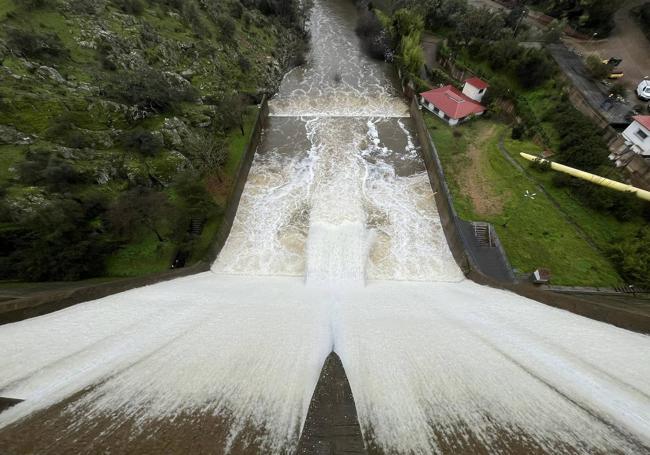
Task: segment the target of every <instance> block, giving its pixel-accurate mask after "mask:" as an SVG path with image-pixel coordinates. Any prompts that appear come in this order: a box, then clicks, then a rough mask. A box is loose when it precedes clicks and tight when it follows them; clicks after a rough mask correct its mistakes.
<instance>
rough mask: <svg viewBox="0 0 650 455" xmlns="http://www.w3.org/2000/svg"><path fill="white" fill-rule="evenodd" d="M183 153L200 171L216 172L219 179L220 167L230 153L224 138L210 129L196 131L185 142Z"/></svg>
mask: <svg viewBox="0 0 650 455" xmlns="http://www.w3.org/2000/svg"><path fill="white" fill-rule="evenodd" d="M185 154H186V156H187V157H188V158H189V159H190V161H191V162H192V164H193V165H194V167H195V169H197V170H199V171H200V172H201V173H216V175H217V178H219V179H221V174H220V171H221V168H222V167H223V165H224V164H226V161H227V160H228V156H229V155H230V151H229V149H228V144H227V143H226V141H225V139H224V138H222V137H219V136H217V135H216V134H215V133H214V132H212V131H206V132H201V133H197V134H196V135H194V136H193V137H192V138H191V139H189V140H187V141H186V143H185Z"/></svg>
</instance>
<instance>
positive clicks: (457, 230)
mask: <svg viewBox="0 0 650 455" xmlns="http://www.w3.org/2000/svg"><path fill="white" fill-rule="evenodd" d="M407 92H408V91H407ZM410 111H411V117H412V119H413V123H414V125H415V129H416V133H417V136H418V140H419V142H420V145H421V151H422V158H423V159H424V162H425V164H426V168H427V172H428V174H429V180H430V182H431V188H432V189H433V191H434V192H435V199H436V205H437V207H438V213H439V216H440V221H441V223H442V227H443V229H444V232H445V236H446V238H447V243H448V244H449V248H450V249H451V252H452V254H453V256H454V259H455V260H456V263H457V264H458V266H459V267H460V268H461V269H462V270H463V272H464V273H465V276H466V277H467V278H468V279H470V280H472V281H474V282H476V283H478V284H481V285H485V286H490V287H493V288H497V289H505V290H508V291H512V292H514V293H516V294H519V295H521V296H522V297H527V298H529V299H533V300H537V301H538V302H541V303H544V304H546V305H549V306H553V307H556V308H560V309H563V310H566V311H570V312H572V313H575V314H579V315H581V316H585V317H588V318H590V319H595V320H597V321H601V322H606V323H609V324H612V325H615V326H618V327H621V328H624V329H627V330H632V331H635V332H640V333H650V317H649V316H647V315H644V314H639V313H634V312H628V311H625V310H622V309H619V308H613V307H609V306H606V305H602V304H599V303H597V302H593V301H589V300H586V299H583V298H578V297H575V296H572V295H567V294H560V293H558V292H552V291H547V290H544V289H543V288H540V287H537V286H535V285H533V284H532V283H513V282H509V281H507V280H502V279H499V278H497V275H498V274H495V273H493V271H492V270H489V268H490V267H491V266H490V263H489V262H485V261H481V260H480V259H481V258H477V257H476V255H475V253H473V251H472V247H471V245H470V244H469V243H468V239H467V236H466V235H465V234H464V231H465V232H466V226H465V223H467V222H466V221H464V220H461V219H460V218H459V217H458V215H457V214H456V211H455V209H454V205H453V199H452V197H451V194H450V192H449V189H448V187H447V183H446V181H445V174H444V170H443V168H442V164H441V162H440V158H439V157H438V153H437V150H436V148H435V145H434V144H433V141H432V140H431V136H430V134H429V132H428V130H427V128H426V125H425V123H424V118H423V117H422V112H421V111H420V109H419V108H418V104H417V100H416V97H415V96H413V97H411V105H410ZM491 249H492V250H499V251H500V253H499V254H503V255H505V253H504V252H503V249H502V248H491ZM504 259H505V257H504ZM506 261H507V260H506ZM481 262H482V263H481Z"/></svg>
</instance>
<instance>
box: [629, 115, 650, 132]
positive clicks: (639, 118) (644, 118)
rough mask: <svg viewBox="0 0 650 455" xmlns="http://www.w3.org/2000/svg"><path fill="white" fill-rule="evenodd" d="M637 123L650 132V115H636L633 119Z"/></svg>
mask: <svg viewBox="0 0 650 455" xmlns="http://www.w3.org/2000/svg"><path fill="white" fill-rule="evenodd" d="M632 118H633V119H634V120H635V121H636V122H637V123H640V124H641V125H642V126H644V127H645V128H646V129H649V130H650V115H635V116H634V117H632Z"/></svg>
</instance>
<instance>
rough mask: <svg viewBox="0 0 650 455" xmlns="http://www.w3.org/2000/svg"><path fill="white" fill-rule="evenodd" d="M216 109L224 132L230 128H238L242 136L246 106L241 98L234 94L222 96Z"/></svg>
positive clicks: (243, 133)
mask: <svg viewBox="0 0 650 455" xmlns="http://www.w3.org/2000/svg"><path fill="white" fill-rule="evenodd" d="M218 109H219V113H220V115H221V123H222V125H223V128H224V130H225V131H228V130H230V129H232V128H235V127H239V130H240V131H241V135H242V136H244V135H245V131H244V112H245V110H246V105H245V104H244V102H243V101H242V99H241V97H240V96H239V95H234V94H233V95H227V96H224V97H223V98H222V99H221V100H220V101H219V104H218Z"/></svg>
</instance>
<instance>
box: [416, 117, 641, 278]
mask: <svg viewBox="0 0 650 455" xmlns="http://www.w3.org/2000/svg"><path fill="white" fill-rule="evenodd" d="M425 115H426V114H425ZM426 121H427V124H428V125H429V130H430V132H431V136H432V138H433V140H434V142H435V143H436V146H437V148H438V151H439V153H440V159H441V161H442V163H443V167H444V170H445V173H446V175H447V180H448V184H449V187H450V190H451V192H452V195H453V198H454V205H455V207H456V210H457V211H458V214H459V216H461V217H462V218H464V219H467V220H474V221H489V222H491V223H493V224H494V225H495V227H496V230H497V232H498V234H499V237H500V238H501V241H502V243H503V245H504V247H505V249H506V252H507V254H508V258H509V259H510V262H511V263H512V265H513V267H515V268H516V269H517V271H519V272H521V273H525V272H531V271H532V270H534V269H536V268H538V267H547V268H549V269H550V270H551V272H552V274H553V283H554V284H558V285H581V286H614V285H617V284H620V283H622V279H621V278H620V276H619V275H618V273H617V272H616V270H615V269H614V267H613V265H612V264H611V263H610V261H609V260H608V258H607V257H606V255H605V254H604V253H603V251H601V250H600V249H598V248H594V247H593V246H592V245H590V243H589V242H588V241H587V240H586V239H585V238H583V236H582V234H581V232H580V230H579V229H578V228H576V227H575V226H574V225H573V224H572V221H573V222H577V223H578V224H579V226H580V227H581V228H582V229H583V230H584V231H586V232H588V233H589V234H590V235H592V234H593V236H594V237H598V238H599V239H605V238H606V237H607V235H606V232H611V231H612V230H614V231H615V230H616V229H617V228H620V227H621V226H619V225H620V224H621V223H619V222H617V221H616V220H615V219H613V218H612V219H605V218H609V217H605V216H603V215H600V214H598V216H596V214H594V213H592V212H593V211H591V210H588V209H586V208H584V207H582V206H581V205H580V204H578V203H577V202H575V201H573V200H571V199H570V198H569V196H567V195H561V194H560V193H561V192H562V191H563V190H559V189H557V190H556V189H553V190H554V193H553V194H552V195H553V196H554V194H555V192H557V193H558V196H557V198H555V196H554V199H557V200H558V201H559V202H560V204H561V206H562V208H563V210H560V209H558V208H557V207H556V206H555V205H554V204H553V202H552V201H551V200H550V199H549V198H548V197H547V196H545V195H544V194H542V193H540V191H538V190H537V188H536V184H535V183H534V182H531V180H530V179H529V178H528V177H527V176H526V175H525V174H524V173H522V172H521V171H519V170H518V169H516V168H515V167H514V166H512V164H510V163H509V162H508V161H507V160H506V159H505V158H504V156H503V155H502V153H501V152H500V150H499V148H498V143H499V138H500V137H501V136H502V135H503V134H505V135H506V136H507V137H509V132H510V131H509V128H508V127H507V126H506V125H505V124H502V123H498V122H494V121H490V120H475V121H472V122H470V123H467V124H465V125H462V126H460V127H457V128H455V129H452V128H451V127H449V126H447V125H446V124H444V123H443V122H442V121H440V120H439V119H437V118H434V117H432V116H430V115H426ZM506 146H507V147H508V148H509V150H510V153H513V154H517V153H518V152H519V151H534V150H533V149H535V148H536V146H535V144H532V143H530V142H525V141H522V142H519V141H511V140H510V141H506ZM533 177H535V178H536V177H537V175H533ZM543 177H544V178H549V179H550V176H543ZM540 181H541V182H542V183H545V182H544V179H543V178H540ZM545 186H550V184H548V185H545ZM527 192H528V194H533V193H536V194H535V196H533V198H531V197H527V196H526V194H527ZM560 196H562V197H560ZM564 212H569V213H574V214H575V216H573V217H572V218H571V219H568V218H567V216H566V215H565V213H564ZM617 223H618V224H617ZM629 228H631V226H630V227H626V229H629ZM599 246H600V243H599Z"/></svg>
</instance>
